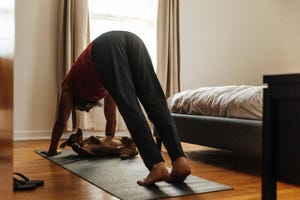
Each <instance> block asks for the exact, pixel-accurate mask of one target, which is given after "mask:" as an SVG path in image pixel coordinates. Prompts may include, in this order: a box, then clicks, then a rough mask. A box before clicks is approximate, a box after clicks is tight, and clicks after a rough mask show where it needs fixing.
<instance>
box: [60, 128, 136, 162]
mask: <svg viewBox="0 0 300 200" xmlns="http://www.w3.org/2000/svg"><path fill="white" fill-rule="evenodd" d="M65 146H70V147H72V149H73V151H75V152H76V153H78V154H79V155H80V156H82V157H93V156H114V155H119V156H120V158H121V159H128V158H133V157H135V156H136V155H137V154H138V151H137V148H136V145H135V143H134V141H133V139H132V138H129V137H122V138H117V137H111V136H90V137H89V138H86V139H83V132H82V130H81V129H78V130H77V132H76V133H74V134H71V135H70V137H69V138H68V140H66V141H65V142H63V143H62V144H61V145H60V147H61V148H65Z"/></svg>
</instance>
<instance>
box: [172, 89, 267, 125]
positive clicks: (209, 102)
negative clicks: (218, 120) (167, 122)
mask: <svg viewBox="0 0 300 200" xmlns="http://www.w3.org/2000/svg"><path fill="white" fill-rule="evenodd" d="M264 87H265V86H251V85H239V86H234V85H233V86H219V87H200V88H195V89H190V90H185V91H182V92H179V93H177V94H174V95H173V96H171V97H169V98H168V99H167V102H168V107H169V110H170V111H171V112H172V113H179V114H191V115H203V116H214V117H229V118H242V119H255V120H261V119H262V111H263V88H264Z"/></svg>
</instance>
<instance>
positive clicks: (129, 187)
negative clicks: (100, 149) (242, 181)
mask: <svg viewBox="0 0 300 200" xmlns="http://www.w3.org/2000/svg"><path fill="white" fill-rule="evenodd" d="M42 151H44V150H36V153H38V154H39V155H41V156H43V157H45V158H47V159H49V160H51V161H53V162H54V163H56V164H57V165H59V166H61V167H63V168H65V169H67V170H69V171H71V172H72V173H74V174H76V175H77V176H79V177H81V178H83V179H85V180H86V181H88V182H90V183H92V184H94V185H95V186H97V187H99V188H101V189H103V190H105V191H106V192H108V193H110V194H112V195H114V196H116V197H118V198H120V199H124V200H126V199H128V200H141V199H159V198H166V197H176V196H183V195H191V194H199V193H206V192H215V191H222V190H229V189H232V188H231V187H229V186H225V185H222V184H219V183H216V182H212V181H209V180H206V179H203V178H199V177H197V176H193V175H190V176H188V178H187V179H186V180H185V182H184V183H182V184H176V185H175V184H169V183H166V182H158V183H156V184H155V185H154V186H148V187H142V186H139V185H138V184H137V183H136V181H137V180H139V179H142V178H144V177H146V176H147V175H148V173H149V171H148V170H147V169H146V167H145V166H144V164H143V161H142V159H141V158H140V157H139V156H137V157H136V158H134V159H129V160H120V158H118V157H97V158H81V157H79V156H78V155H77V154H76V153H75V152H74V151H72V150H69V149H66V150H63V151H62V153H61V154H59V155H56V156H51V157H47V156H45V155H44V154H42V153H41V152H42ZM169 170H170V169H169Z"/></svg>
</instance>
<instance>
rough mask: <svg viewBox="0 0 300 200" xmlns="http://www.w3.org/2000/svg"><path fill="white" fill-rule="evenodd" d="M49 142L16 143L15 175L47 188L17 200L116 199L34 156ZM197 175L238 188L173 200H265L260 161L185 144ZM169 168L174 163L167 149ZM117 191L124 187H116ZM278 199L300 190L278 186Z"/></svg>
mask: <svg viewBox="0 0 300 200" xmlns="http://www.w3.org/2000/svg"><path fill="white" fill-rule="evenodd" d="M48 144H49V141H46V140H37V141H15V142H14V171H15V172H21V173H24V174H26V175H27V176H29V177H30V178H32V179H43V180H45V185H44V186H43V187H40V188H37V189H36V190H33V191H26V192H24V191H23V192H14V194H13V196H14V199H22V200H23V199H24V200H26V199H28V200H29V199H30V200H31V199H33V198H34V199H35V198H39V199H43V200H50V199H56V200H60V199H61V200H68V199H70V200H81V199H85V200H89V199H91V200H92V199H108V200H111V199H116V198H115V197H113V196H111V195H110V194H108V193H107V192H105V191H103V190H101V189H99V188H98V187H96V186H94V185H92V184H90V183H88V182H86V181H84V180H82V179H81V178H79V177H77V176H76V175H74V174H72V173H70V172H69V171H67V170H64V169H63V168H61V167H59V166H57V165H55V164H53V163H52V162H50V161H48V160H47V159H44V158H42V157H41V156H39V155H37V154H36V153H34V149H47V147H48ZM183 147H184V150H185V151H186V153H187V157H188V159H189V162H190V164H191V168H192V173H193V174H194V175H197V176H200V177H202V178H206V179H209V180H212V181H216V182H218V183H222V184H225V185H229V186H232V187H234V189H233V190H228V191H221V192H212V193H206V194H199V195H189V196H183V197H176V198H170V200H174V199H176V200H194V199H201V200H216V199H218V200H256V199H261V194H260V192H261V178H260V166H261V164H260V161H259V160H255V159H250V158H245V157H238V156H236V155H233V154H232V153H231V152H227V151H221V150H216V149H212V148H207V147H202V146H198V145H191V144H186V143H184V144H183ZM163 156H164V158H165V159H166V164H167V165H168V166H170V160H169V159H168V157H167V154H166V152H165V150H164V149H163ZM116 187H121V186H118V185H116ZM137 187H140V186H138V185H137ZM278 189H279V190H278V199H282V200H283V199H284V200H289V199H291V200H294V199H297V198H296V197H297V196H296V195H297V194H299V192H300V187H299V186H294V185H289V184H285V183H281V182H280V183H278Z"/></svg>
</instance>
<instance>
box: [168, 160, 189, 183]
mask: <svg viewBox="0 0 300 200" xmlns="http://www.w3.org/2000/svg"><path fill="white" fill-rule="evenodd" d="M190 174H191V169H190V166H189V164H188V161H187V159H186V158H185V157H183V156H182V157H179V158H177V159H176V160H175V161H174V162H173V169H172V171H171V174H170V177H169V179H168V180H167V182H168V183H182V182H183V181H184V180H185V179H186V177H187V176H188V175H190Z"/></svg>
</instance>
